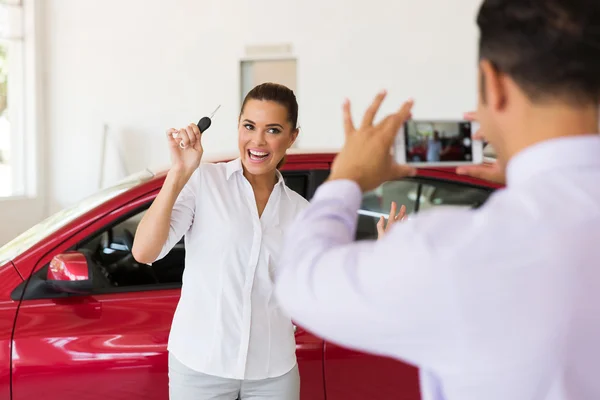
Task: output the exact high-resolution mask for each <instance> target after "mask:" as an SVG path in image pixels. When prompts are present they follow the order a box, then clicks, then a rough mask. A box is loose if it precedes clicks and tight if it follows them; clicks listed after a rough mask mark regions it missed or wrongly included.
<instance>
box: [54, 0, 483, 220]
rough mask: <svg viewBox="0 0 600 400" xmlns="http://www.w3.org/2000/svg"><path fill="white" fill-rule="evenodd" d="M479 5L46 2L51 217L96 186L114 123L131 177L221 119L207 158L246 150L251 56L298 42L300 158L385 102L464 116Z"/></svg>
mask: <svg viewBox="0 0 600 400" xmlns="http://www.w3.org/2000/svg"><path fill="white" fill-rule="evenodd" d="M479 3H480V0H460V1H458V0H423V1H415V0H370V1H353V2H351V1H347V0H328V1H317V0H294V1H291V0H290V1H281V0H246V1H242V0H219V1H214V0H211V1H208V0H102V1H98V0H45V33H46V35H45V42H46V46H47V47H46V48H45V60H46V61H45V65H44V71H45V83H46V101H47V103H46V110H45V111H46V115H47V117H46V135H47V142H46V151H47V154H46V158H47V164H46V170H47V173H48V174H47V179H48V182H47V185H48V187H49V188H50V189H49V193H48V196H49V201H50V207H49V208H50V210H51V211H55V210H57V209H59V208H62V207H64V206H67V205H70V204H72V203H73V202H76V201H77V200H79V199H81V198H82V197H84V196H86V195H88V194H90V193H91V192H93V191H95V190H96V189H97V185H98V176H99V163H100V145H101V134H102V129H103V128H102V127H103V124H104V123H107V124H109V126H110V128H111V132H112V133H113V134H114V135H116V136H118V137H119V138H120V140H121V141H122V143H123V146H124V151H125V153H126V155H127V160H126V163H127V167H128V169H129V170H131V171H134V170H138V169H140V168H143V167H145V166H151V167H154V166H160V165H165V164H166V163H167V162H168V155H167V152H166V149H165V140H164V133H163V132H164V131H165V130H166V129H167V128H169V127H172V126H176V127H177V126H183V125H185V124H187V123H189V122H191V121H197V120H198V119H199V118H200V117H201V116H203V115H204V114H205V113H208V112H210V111H211V110H212V109H213V108H214V107H216V105H217V104H222V107H221V110H219V112H218V114H217V115H216V117H215V118H214V120H213V126H212V127H211V128H210V130H209V131H208V132H207V134H206V135H205V137H204V138H203V141H204V147H205V149H206V152H207V153H211V152H222V151H225V150H232V151H235V150H236V148H237V147H236V134H237V130H236V122H237V115H238V112H239V105H240V104H239V90H240V89H239V61H240V58H241V57H243V56H244V51H245V46H248V45H260V44H278V43H291V44H292V46H293V52H294V55H295V56H296V57H297V60H298V64H297V66H298V81H297V82H298V90H297V95H298V100H299V103H300V124H301V127H302V132H301V136H300V138H299V143H298V144H299V147H301V148H319V147H338V146H339V145H340V144H341V143H342V136H343V134H342V130H341V104H342V101H343V99H344V97H345V96H348V97H350V99H351V100H352V101H353V110H354V115H355V118H358V117H359V115H361V114H362V112H363V110H364V108H365V107H366V106H367V105H368V103H369V102H370V100H371V99H372V97H373V96H374V95H375V93H376V92H377V91H378V90H380V89H382V88H386V89H388V91H389V93H390V94H389V96H388V100H387V101H386V103H385V105H384V107H383V111H384V112H386V111H390V110H392V109H394V108H396V107H397V106H399V105H400V103H401V101H402V100H404V99H405V98H407V97H409V96H412V97H414V98H415V99H416V107H415V112H414V115H415V117H422V118H434V117H435V118H457V117H460V116H461V115H462V112H463V111H465V110H468V109H471V108H472V107H474V105H475V101H476V76H475V73H476V42H477V30H476V25H475V14H476V11H477V8H478V6H479Z"/></svg>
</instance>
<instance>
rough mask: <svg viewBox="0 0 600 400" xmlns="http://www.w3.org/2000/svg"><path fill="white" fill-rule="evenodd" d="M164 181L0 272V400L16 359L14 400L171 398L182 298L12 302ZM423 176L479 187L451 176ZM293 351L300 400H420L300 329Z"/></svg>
mask: <svg viewBox="0 0 600 400" xmlns="http://www.w3.org/2000/svg"><path fill="white" fill-rule="evenodd" d="M333 157H334V154H305V155H292V156H289V158H288V161H287V163H286V165H285V166H284V168H283V169H284V170H315V169H317V170H329V168H330V163H331V161H332V160H333ZM165 175H166V173H161V174H158V175H157V176H155V177H154V178H152V179H150V180H149V181H147V182H144V183H142V184H141V185H138V186H137V187H134V188H132V189H130V190H128V191H126V192H125V193H122V194H120V195H118V196H117V197H115V198H113V199H111V200H109V201H107V202H105V203H103V204H101V205H100V206H98V207H96V208H95V209H93V210H92V211H90V212H88V213H87V214H85V215H83V216H81V217H80V218H78V219H76V220H74V221H72V222H71V223H69V224H68V225H67V226H65V227H64V228H62V229H60V230H58V231H56V232H55V233H54V234H52V235H50V236H49V237H47V238H46V239H45V240H43V241H41V242H39V243H37V244H35V245H34V246H33V247H31V248H30V249H28V250H27V251H25V252H24V253H22V254H21V255H19V256H18V257H16V258H15V259H14V260H13V262H14V264H13V263H9V264H7V265H5V266H4V267H1V268H0V399H9V398H10V390H11V387H10V383H11V364H10V362H11V361H10V355H11V351H12V400H30V399H32V398H38V397H42V396H43V398H44V400H59V399H60V400H62V399H65V398H68V399H71V398H73V399H76V398H86V399H92V398H93V399H107V398H143V399H149V400H159V399H163V400H164V399H167V398H168V375H167V371H168V366H167V340H168V336H169V330H170V326H171V320H172V317H173V314H174V311H175V308H176V306H177V302H178V300H179V295H180V289H179V288H175V289H160V290H148V291H133V292H132V291H130V292H122V293H110V294H102V295H89V296H69V297H63V298H56V299H42V300H26V301H22V302H21V304H20V307H19V302H18V301H15V300H11V298H10V295H11V292H12V291H13V290H14V289H15V287H17V286H18V285H19V284H21V283H22V281H23V278H22V277H27V278H28V277H30V276H31V275H32V273H34V272H36V271H38V270H39V269H40V268H42V267H43V266H44V265H46V264H48V263H49V262H50V261H51V259H52V258H53V257H54V256H56V255H57V254H60V253H62V252H65V251H67V250H68V249H69V248H71V247H72V246H74V245H75V244H76V243H78V242H79V241H81V240H83V239H84V238H86V237H89V236H90V235H92V234H93V233H94V232H97V231H99V230H100V229H102V228H103V227H105V226H106V225H108V224H110V223H111V222H113V221H115V220H116V219H118V218H119V217H122V216H124V215H126V214H128V213H130V212H132V211H134V210H136V209H139V207H141V206H143V205H145V204H148V203H149V202H150V201H151V200H152V199H153V198H154V197H155V196H156V194H157V193H158V191H159V190H160V187H161V186H162V184H163V181H164V178H165ZM420 175H421V176H428V177H435V178H441V179H449V180H453V181H461V182H464V183H473V184H482V182H481V181H477V180H474V179H470V178H466V177H457V176H456V175H455V174H453V172H452V171H451V170H449V169H429V170H422V171H420ZM485 186H488V187H489V186H490V185H489V184H488V183H485ZM17 313H18V314H17ZM15 316H16V318H15ZM13 331H14V332H13ZM11 341H12V350H11ZM296 342H297V357H298V364H299V368H300V374H301V382H302V389H301V390H302V399H303V400H304V399H306V400H309V399H310V400H325V399H327V400H338V399H339V400H342V399H343V400H351V399H366V398H395V399H405V400H408V399H411V400H412V399H414V400H416V399H419V398H420V397H419V396H420V395H419V385H418V375H417V369H416V368H414V367H412V366H408V365H406V364H403V363H400V362H398V361H395V360H391V359H387V358H383V357H375V356H372V355H368V354H363V353H358V352H355V351H350V350H347V349H344V348H342V347H339V346H336V345H334V344H332V343H325V342H324V341H323V340H322V339H320V338H318V337H316V336H314V335H312V334H311V333H309V332H307V331H305V330H304V329H302V327H298V330H297V332H296Z"/></svg>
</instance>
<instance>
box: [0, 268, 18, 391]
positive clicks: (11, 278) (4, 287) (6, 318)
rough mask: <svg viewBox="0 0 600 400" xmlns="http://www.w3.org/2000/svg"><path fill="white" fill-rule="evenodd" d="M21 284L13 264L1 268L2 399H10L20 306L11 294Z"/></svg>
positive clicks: (0, 358) (0, 375)
mask: <svg viewBox="0 0 600 400" xmlns="http://www.w3.org/2000/svg"><path fill="white" fill-rule="evenodd" d="M21 282H23V279H22V278H21V275H19V273H18V272H17V270H16V268H15V267H14V265H13V263H12V262H10V261H9V262H7V263H5V264H4V265H3V266H0V399H10V372H11V371H10V342H11V337H12V332H13V327H14V322H15V316H16V313H17V307H18V305H19V303H17V302H14V301H12V300H11V299H10V293H11V292H12V291H13V289H14V288H15V287H17V286H18V285H19V284H20V283H21Z"/></svg>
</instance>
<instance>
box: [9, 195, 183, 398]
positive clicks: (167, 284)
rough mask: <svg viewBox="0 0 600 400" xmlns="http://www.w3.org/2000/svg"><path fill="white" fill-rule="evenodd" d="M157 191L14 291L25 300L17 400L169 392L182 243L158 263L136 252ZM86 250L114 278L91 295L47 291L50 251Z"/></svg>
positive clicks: (91, 230) (18, 330)
mask: <svg viewBox="0 0 600 400" xmlns="http://www.w3.org/2000/svg"><path fill="white" fill-rule="evenodd" d="M153 197H154V194H153V195H149V196H146V197H145V198H142V199H139V200H137V201H133V202H131V203H129V204H126V205H124V206H123V207H121V208H120V209H118V210H117V211H115V212H113V213H111V214H110V215H108V216H106V217H104V218H102V219H101V220H99V221H97V222H96V223H94V224H92V225H90V226H89V227H87V228H86V229H84V230H83V231H81V232H77V233H75V234H74V235H73V236H72V237H71V238H69V239H68V240H67V241H66V242H65V243H62V244H61V245H60V246H58V247H57V248H56V249H55V250H54V251H52V252H50V254H48V255H46V256H45V257H43V258H42V259H41V260H39V263H38V265H37V266H36V272H34V274H33V275H32V276H31V278H30V280H29V283H28V284H27V285H26V286H25V285H21V286H20V287H18V288H17V290H16V291H15V292H13V296H15V297H20V298H22V301H21V304H20V307H19V311H18V314H17V318H16V322H15V328H14V335H13V347H12V368H13V370H12V378H13V379H12V383H13V387H12V393H13V397H12V399H13V400H29V399H32V398H38V397H43V398H44V399H45V400H58V399H61V400H62V399H77V398H81V399H90V400H92V399H109V398H110V399H134V398H137V399H142V398H143V399H148V400H159V399H160V400H166V399H167V398H168V375H167V340H168V335H169V329H170V324H171V320H172V317H173V314H174V311H175V307H176V305H177V302H178V300H179V294H180V286H181V273H182V271H183V257H182V252H183V251H184V249H183V248H181V247H176V248H174V249H173V250H172V252H171V254H170V255H169V256H167V257H165V259H163V261H162V263H161V264H162V265H158V266H155V265H153V266H148V265H140V264H137V263H136V262H135V260H133V257H131V243H132V239H133V236H132V235H133V233H134V232H135V228H136V227H137V223H138V222H139V220H140V219H141V217H142V215H143V213H144V212H145V209H146V207H148V206H149V203H150V201H151V200H152V198H153ZM80 249H87V250H89V251H92V252H93V253H94V258H95V260H97V264H98V265H99V268H100V269H101V270H102V271H104V272H105V271H106V270H107V269H109V268H110V270H111V273H110V276H111V278H110V283H111V284H110V285H109V286H106V287H97V288H94V290H93V291H92V292H91V293H89V294H86V295H66V294H57V293H55V292H50V291H48V290H43V288H44V287H45V286H44V285H43V284H42V283H43V281H44V280H45V277H46V274H47V268H48V267H47V266H48V263H49V262H50V260H51V259H52V257H53V256H54V255H56V254H59V253H61V252H64V251H65V250H80ZM161 268H163V269H169V270H170V271H169V272H168V273H163V272H162V271H161V270H160V269H161Z"/></svg>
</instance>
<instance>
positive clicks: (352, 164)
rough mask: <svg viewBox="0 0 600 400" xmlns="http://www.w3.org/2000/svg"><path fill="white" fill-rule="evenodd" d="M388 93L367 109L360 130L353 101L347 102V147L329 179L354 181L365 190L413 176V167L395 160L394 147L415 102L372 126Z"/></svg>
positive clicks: (345, 117) (403, 106)
mask: <svg viewBox="0 0 600 400" xmlns="http://www.w3.org/2000/svg"><path fill="white" fill-rule="evenodd" d="M385 95H386V93H385V92H382V93H380V94H379V95H377V97H375V100H374V101H373V103H372V104H371V106H370V107H369V108H368V109H367V111H366V112H365V115H364V117H363V120H362V123H361V125H360V127H359V128H358V129H356V128H355V127H354V123H353V122H352V116H351V115H350V102H349V101H346V102H345V103H344V131H345V133H346V141H345V144H344V147H343V148H342V150H341V151H340V153H339V154H338V155H337V157H336V158H335V160H334V162H333V165H332V167H331V174H330V176H329V180H336V179H349V180H352V181H355V182H356V183H358V185H359V186H360V188H361V190H362V191H363V192H366V191H369V190H373V189H375V188H376V187H377V186H379V185H380V184H382V183H383V182H385V181H388V180H392V179H399V178H404V177H406V176H412V175H414V174H415V173H416V170H415V169H414V168H411V167H408V166H406V165H399V164H396V162H394V159H393V157H392V154H391V149H392V146H393V144H394V141H395V138H396V134H397V132H398V129H400V127H401V126H402V124H404V122H405V121H406V120H407V119H409V118H410V116H411V109H412V105H413V102H412V101H408V102H406V103H404V104H403V105H402V107H401V108H400V109H399V110H398V111H397V112H396V113H393V114H390V115H388V116H387V117H385V118H384V119H383V120H382V121H381V122H379V123H378V124H377V125H373V119H374V118H375V114H376V113H377V111H378V110H379V107H380V106H381V103H382V102H383V99H384V98H385Z"/></svg>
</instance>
